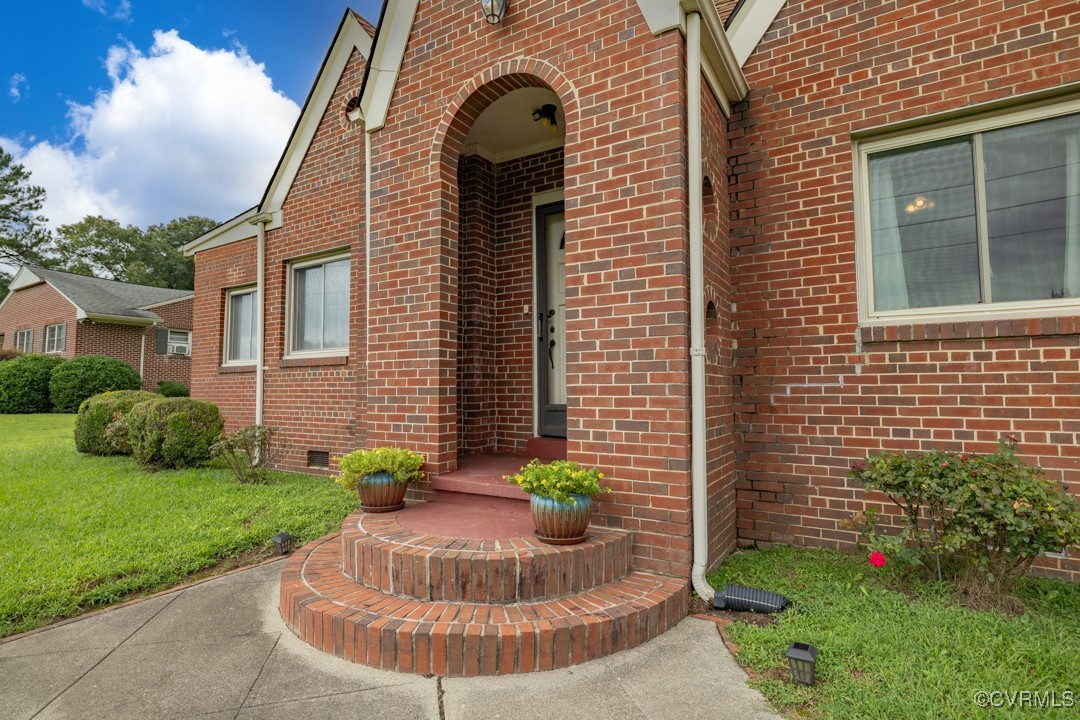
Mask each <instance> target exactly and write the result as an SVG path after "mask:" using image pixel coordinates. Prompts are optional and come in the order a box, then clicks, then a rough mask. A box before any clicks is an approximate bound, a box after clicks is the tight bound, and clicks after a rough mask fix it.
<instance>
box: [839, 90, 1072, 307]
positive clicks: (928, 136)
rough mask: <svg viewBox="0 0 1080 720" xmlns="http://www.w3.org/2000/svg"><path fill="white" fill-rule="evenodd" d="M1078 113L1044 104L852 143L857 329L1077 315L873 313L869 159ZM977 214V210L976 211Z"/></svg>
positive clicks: (1064, 302)
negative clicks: (927, 144) (881, 153)
mask: <svg viewBox="0 0 1080 720" xmlns="http://www.w3.org/2000/svg"><path fill="white" fill-rule="evenodd" d="M1077 113H1080V99H1070V100H1068V101H1065V102H1053V103H1044V104H1038V105H1032V106H1029V107H1025V108H1022V109H1019V110H1018V109H1015V108H1014V109H1011V110H1001V111H998V112H995V113H993V114H986V115H983V116H980V117H978V118H975V119H970V118H968V119H961V120H954V121H950V122H941V123H937V124H933V125H929V126H927V127H924V128H923V129H916V130H902V131H897V132H895V133H889V134H887V135H884V136H881V137H877V138H873V139H868V140H862V141H855V142H853V143H852V153H853V155H854V160H853V164H854V168H853V169H854V183H855V258H856V283H857V286H858V305H859V324H860V325H867V326H873V325H899V324H905V323H912V322H914V323H918V322H950V321H957V322H966V321H978V320H1007V319H1016V318H1036V317H1057V316H1065V315H1074V314H1076V313H1077V311H1078V310H1080V298H1057V299H1047V300H1024V301H1016V302H990V303H979V304H975V305H946V306H938V307H929V308H909V309H904V310H875V309H874V265H873V252H872V248H871V239H870V171H869V167H870V166H869V162H870V156H871V155H873V154H876V153H880V152H886V151H889V150H900V149H903V148H908V147H910V148H914V146H917V145H923V144H925V143H931V142H937V141H941V140H949V139H953V138H958V137H963V136H967V135H973V134H976V133H985V132H990V131H993V130H1000V129H1001V128H1007V127H1012V126H1014V125H1024V124H1026V123H1031V122H1037V121H1039V120H1048V119H1050V118H1055V117H1061V116H1063V115H1073V114H1077ZM975 175H976V177H975V183H976V186H975V188H976V192H977V193H982V192H983V189H982V187H981V186H980V183H981V182H982V169H981V168H976V173H975ZM980 212H981V211H980ZM985 242H986V241H985V238H984V234H983V233H982V232H981V231H980V235H979V248H980V253H983V252H984V251H985Z"/></svg>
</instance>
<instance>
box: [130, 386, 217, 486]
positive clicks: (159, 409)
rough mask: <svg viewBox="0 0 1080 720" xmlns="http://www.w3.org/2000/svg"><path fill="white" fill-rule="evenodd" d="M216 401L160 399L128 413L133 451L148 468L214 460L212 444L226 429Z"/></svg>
mask: <svg viewBox="0 0 1080 720" xmlns="http://www.w3.org/2000/svg"><path fill="white" fill-rule="evenodd" d="M224 425H225V424H224V422H223V421H222V419H221V413H220V412H218V409H217V406H216V405H214V404H213V403H208V402H202V401H200V400H192V399H191V398H159V399H157V400H151V401H148V402H143V403H139V404H138V405H136V406H134V407H133V408H131V411H130V412H129V413H128V414H127V426H128V440H129V441H130V442H131V454H132V455H133V456H134V457H135V459H136V460H137V461H138V462H139V464H140V465H142V466H143V467H145V468H148V469H161V468H184V467H194V466H195V465H198V464H199V463H201V462H203V461H205V460H209V459H210V446H212V445H213V444H214V442H215V441H216V440H217V439H218V436H220V435H221V431H222V429H223V428H224Z"/></svg>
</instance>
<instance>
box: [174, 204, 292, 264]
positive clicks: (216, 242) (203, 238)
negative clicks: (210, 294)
mask: <svg viewBox="0 0 1080 720" xmlns="http://www.w3.org/2000/svg"><path fill="white" fill-rule="evenodd" d="M258 212H259V208H258V207H253V208H251V209H250V210H245V211H244V212H242V213H240V214H239V215H237V216H236V217H234V218H233V219H232V220H228V221H226V222H223V223H221V224H220V225H218V226H217V227H216V228H214V229H213V230H211V231H210V232H207V233H204V234H202V235H200V236H199V237H197V238H195V239H194V240H192V241H191V242H189V243H188V244H187V245H184V246H183V247H182V248H180V250H181V251H182V252H183V253H184V256H185V257H191V256H192V255H194V254H195V253H197V252H202V251H203V250H210V249H211V248H216V247H221V246H222V245H228V244H229V243H234V242H237V241H239V240H247V239H248V238H253V237H255V229H254V228H252V227H251V225H249V222H250V221H251V219H252V218H253V217H255V215H257V214H258ZM275 221H276V223H277V225H274V227H281V213H280V212H278V213H275Z"/></svg>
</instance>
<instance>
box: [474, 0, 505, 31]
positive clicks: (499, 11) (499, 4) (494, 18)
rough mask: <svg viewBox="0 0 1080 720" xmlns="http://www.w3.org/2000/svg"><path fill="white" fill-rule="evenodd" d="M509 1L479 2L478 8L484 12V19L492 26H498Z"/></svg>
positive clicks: (482, 0)
mask: <svg viewBox="0 0 1080 720" xmlns="http://www.w3.org/2000/svg"><path fill="white" fill-rule="evenodd" d="M509 4H510V0H480V7H481V8H483V10H484V19H486V20H487V21H488V22H489V23H491V24H492V25H498V24H499V21H500V20H502V17H503V13H504V12H506V8H507V6H508V5H509Z"/></svg>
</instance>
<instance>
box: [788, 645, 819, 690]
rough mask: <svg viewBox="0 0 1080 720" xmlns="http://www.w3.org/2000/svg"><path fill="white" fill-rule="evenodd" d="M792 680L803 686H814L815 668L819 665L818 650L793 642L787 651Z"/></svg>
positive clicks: (811, 646)
mask: <svg viewBox="0 0 1080 720" xmlns="http://www.w3.org/2000/svg"><path fill="white" fill-rule="evenodd" d="M787 661H788V667H790V668H791V679H792V680H794V681H795V682H797V683H802V684H803V685H813V684H814V666H815V665H816V664H817V648H816V647H814V646H813V645H809V644H807V643H801V642H793V643H791V646H790V647H789V648H788V649H787Z"/></svg>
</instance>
